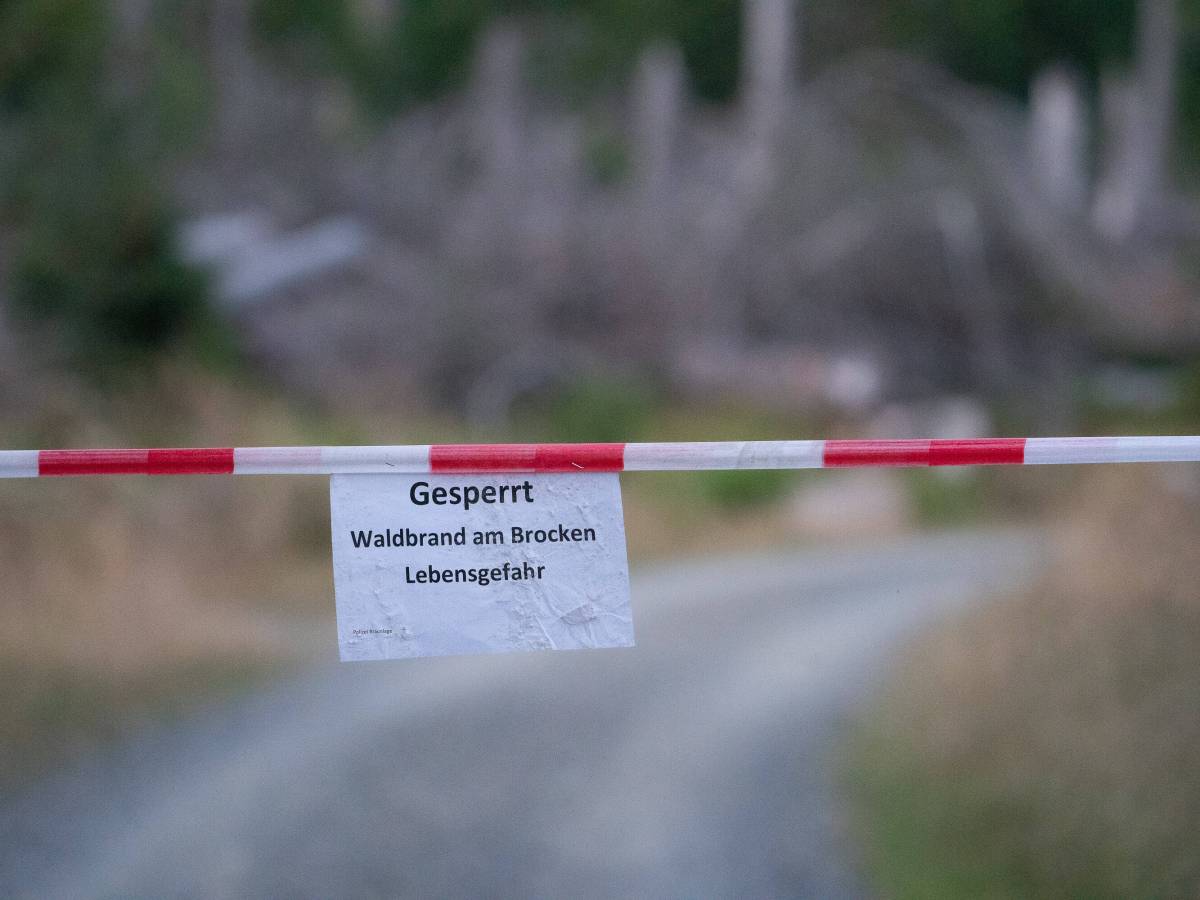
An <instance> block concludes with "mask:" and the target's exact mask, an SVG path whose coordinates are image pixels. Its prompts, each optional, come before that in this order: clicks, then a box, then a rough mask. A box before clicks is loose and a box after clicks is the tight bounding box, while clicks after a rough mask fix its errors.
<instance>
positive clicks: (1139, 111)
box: [1093, 0, 1179, 242]
mask: <svg viewBox="0 0 1200 900" xmlns="http://www.w3.org/2000/svg"><path fill="white" fill-rule="evenodd" d="M1178 60H1179V5H1178V0H1141V2H1140V3H1139V4H1138V18H1137V42H1136V57H1135V59H1134V74H1133V80H1132V82H1124V81H1122V80H1120V79H1117V78H1115V77H1113V76H1111V75H1110V76H1108V77H1107V78H1106V79H1105V83H1104V96H1103V98H1102V109H1103V113H1104V116H1105V121H1106V132H1107V139H1108V148H1109V153H1108V157H1107V161H1106V164H1105V172H1104V177H1103V179H1102V181H1101V186H1100V190H1099V191H1098V192H1097V196H1096V205H1095V209H1094V210H1093V220H1094V222H1095V226H1096V229H1097V231H1099V232H1100V233H1101V234H1102V235H1104V236H1105V237H1106V238H1108V239H1110V240H1113V241H1117V242H1127V241H1129V240H1130V239H1132V238H1133V237H1134V236H1135V235H1136V234H1138V233H1139V232H1143V230H1144V229H1145V228H1146V226H1147V225H1152V224H1153V218H1154V216H1155V214H1156V213H1158V212H1160V211H1161V207H1162V203H1163V199H1164V195H1165V193H1166V191H1167V186H1168V184H1167V183H1168V169H1169V164H1170V150H1171V141H1172V137H1173V133H1174V120H1175V97H1176V70H1177V67H1178Z"/></svg>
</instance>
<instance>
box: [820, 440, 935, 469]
mask: <svg viewBox="0 0 1200 900" xmlns="http://www.w3.org/2000/svg"><path fill="white" fill-rule="evenodd" d="M929 444H930V442H929V441H826V442H825V458H824V462H825V465H826V466H827V467H829V468H841V467H844V466H927V465H929Z"/></svg>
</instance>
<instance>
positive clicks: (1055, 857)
mask: <svg viewBox="0 0 1200 900" xmlns="http://www.w3.org/2000/svg"><path fill="white" fill-rule="evenodd" d="M1198 500H1200V480H1198V479H1197V477H1196V472H1195V471H1194V467H1184V466H1174V467H1169V466H1163V467H1129V468H1122V469H1116V468H1113V469H1105V470H1094V471H1091V472H1088V473H1087V474H1086V475H1085V476H1084V477H1083V479H1082V481H1081V483H1080V486H1079V488H1078V489H1077V491H1076V497H1075V499H1074V500H1073V501H1072V502H1070V503H1069V504H1068V505H1067V506H1066V508H1065V511H1062V512H1058V513H1055V514H1053V515H1052V527H1053V529H1054V530H1053V535H1054V538H1055V542H1054V543H1055V560H1056V561H1055V563H1054V564H1053V567H1052V569H1051V571H1050V573H1049V574H1048V576H1047V577H1046V578H1045V579H1044V581H1042V583H1041V584H1040V586H1039V587H1038V588H1037V589H1036V590H1034V591H1033V592H1031V593H1029V594H1027V595H1025V596H1017V597H1011V598H1008V599H1005V600H1001V601H998V602H996V603H994V604H992V605H990V606H987V607H985V608H982V609H979V610H977V611H975V612H972V613H971V614H969V615H967V616H966V617H965V618H963V619H961V620H959V621H957V622H954V623H951V624H950V625H948V626H947V627H945V628H943V629H942V630H940V631H939V632H938V633H937V634H935V635H932V636H930V637H928V638H926V639H924V640H922V641H921V642H920V643H919V644H918V645H917V646H916V647H915V648H914V649H913V651H912V652H911V654H910V655H909V657H908V659H907V662H906V663H905V665H904V666H903V667H902V669H901V670H900V671H899V672H898V673H897V676H896V677H895V679H894V680H893V682H892V684H891V685H890V687H889V688H888V690H887V691H886V693H885V696H884V697H883V698H881V700H880V702H879V705H878V706H877V708H876V709H875V710H874V711H873V712H872V713H871V714H870V716H869V717H868V718H867V720H866V721H865V723H864V724H863V725H862V726H861V727H860V728H859V730H858V731H857V733H856V735H855V737H854V739H853V740H852V742H851V751H852V752H851V753H850V755H849V762H848V770H847V783H848V785H849V790H850V792H851V794H852V796H853V798H854V803H855V806H856V817H857V823H858V826H859V831H860V833H861V836H862V837H863V839H864V843H865V846H866V847H867V853H868V863H869V870H870V872H871V874H872V876H873V877H874V880H875V885H876V887H877V888H878V889H879V890H880V892H881V893H882V894H883V895H884V896H891V897H897V898H905V897H914V898H916V897H921V898H937V897H966V896H969V897H1031V896H1034V897H1037V896H1041V897H1124V898H1131V897H1184V896H1188V897H1194V896H1198V895H1200V853H1198V852H1197V848H1198V846H1200V845H1198V844H1197V837H1196V836H1197V835H1198V834H1200V765H1198V762H1200V755H1198V751H1197V748H1198V747H1200V705H1198V699H1200V587H1198V585H1200V554H1198V553H1197V552H1196V548H1197V546H1198V539H1200V513H1198V512H1197V501H1198Z"/></svg>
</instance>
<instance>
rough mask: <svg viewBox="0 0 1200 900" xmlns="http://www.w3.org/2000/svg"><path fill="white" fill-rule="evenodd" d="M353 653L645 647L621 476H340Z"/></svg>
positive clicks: (342, 575)
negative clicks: (636, 629) (636, 614)
mask: <svg viewBox="0 0 1200 900" xmlns="http://www.w3.org/2000/svg"><path fill="white" fill-rule="evenodd" d="M329 490H330V509H331V512H332V524H333V580H334V588H335V592H336V595H337V622H338V644H339V647H340V650H341V657H342V659H343V660H367V659H406V658H409V657H416V656H445V655H451V654H465V653H501V652H507V651H514V650H567V649H578V648H592V647H631V646H633V619H632V615H631V612H630V607H629V563H628V559H627V557H626V552H625V520H624V516H623V514H622V511H621V487H620V481H619V478H618V476H617V475H616V474H615V473H603V474H602V473H588V474H580V475H575V474H562V475H560V474H552V475H334V476H332V478H331V480H330V489H329Z"/></svg>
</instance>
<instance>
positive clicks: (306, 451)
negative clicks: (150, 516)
mask: <svg viewBox="0 0 1200 900" xmlns="http://www.w3.org/2000/svg"><path fill="white" fill-rule="evenodd" d="M1196 461H1200V437H1074V438H994V439H984V440H964V441H908V440H905V441H721V442H703V443H680V444H433V445H429V444H421V445H413V446H396V447H236V448H230V447H226V448H201V449H163V450H2V451H0V478H36V477H39V476H49V475H201V474H203V475H333V474H339V473H372V472H379V473H386V472H409V473H438V472H442V473H484V472H622V471H624V472H634V471H664V470H702V469H821V468H841V467H846V466H974V465H1044V464H1054V463H1115V462H1196Z"/></svg>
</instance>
